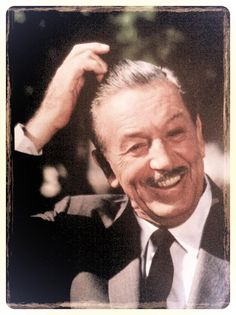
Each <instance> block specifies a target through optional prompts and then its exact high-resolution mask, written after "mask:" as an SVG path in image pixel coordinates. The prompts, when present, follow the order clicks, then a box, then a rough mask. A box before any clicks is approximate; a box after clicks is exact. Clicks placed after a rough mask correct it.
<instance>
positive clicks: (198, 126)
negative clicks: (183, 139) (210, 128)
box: [196, 115, 205, 157]
mask: <svg viewBox="0 0 236 315" xmlns="http://www.w3.org/2000/svg"><path fill="white" fill-rule="evenodd" d="M196 132H197V140H198V145H199V149H200V152H201V155H202V157H204V156H205V141H204V138H203V133H202V122H201V119H200V117H199V115H197V119H196Z"/></svg>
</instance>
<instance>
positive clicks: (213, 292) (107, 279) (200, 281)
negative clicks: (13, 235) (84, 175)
mask: <svg viewBox="0 0 236 315" xmlns="http://www.w3.org/2000/svg"><path fill="white" fill-rule="evenodd" d="M211 187H212V192H213V200H212V205H211V209H210V213H209V216H208V218H207V221H206V224H205V227H204V232H203V236H202V241H201V246H200V251H199V257H198V263H197V267H196V272H195V275H194V280H193V284H192V288H191V292H190V296H189V300H188V303H187V305H186V308H224V307H226V306H227V305H228V303H229V234H228V222H227V219H226V216H225V213H224V206H223V198H222V193H221V192H220V190H219V189H218V188H217V187H216V186H215V184H214V183H212V182H211ZM56 211H57V212H66V213H67V214H68V215H72V216H73V215H81V216H86V217H90V218H92V217H93V218H96V220H95V221H97V222H98V221H99V222H100V223H101V225H102V226H103V227H104V228H105V229H104V231H103V240H102V242H103V243H102V244H103V245H102V249H101V248H99V245H98V246H96V245H95V246H94V249H96V250H95V252H96V253H95V254H94V253H93V255H95V257H96V258H97V259H96V260H95V266H96V267H95V266H94V264H91V261H90V263H89V264H88V265H87V268H85V269H84V270H81V271H80V272H79V273H78V274H77V275H76V276H75V277H74V279H73V281H72V285H71V302H72V307H82V308H83V307H84V308H93V307H94V308H99V307H112V308H139V307H142V305H140V303H139V294H140V282H141V276H140V275H141V272H140V229H139V225H138V223H137V220H136V219H135V216H134V214H133V211H132V209H131V206H130V203H129V201H128V198H127V197H126V196H122V195H120V196H114V195H113V196H111V195H101V196H80V197H72V198H69V197H68V198H66V199H64V200H63V201H62V203H59V204H57V205H56ZM98 243H99V242H98ZM101 256H102V257H101ZM147 307H148V306H147Z"/></svg>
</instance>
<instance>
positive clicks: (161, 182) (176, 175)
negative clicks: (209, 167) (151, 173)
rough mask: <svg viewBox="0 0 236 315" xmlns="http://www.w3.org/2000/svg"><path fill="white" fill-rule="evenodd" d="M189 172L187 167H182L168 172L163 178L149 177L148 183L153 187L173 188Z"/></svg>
mask: <svg viewBox="0 0 236 315" xmlns="http://www.w3.org/2000/svg"><path fill="white" fill-rule="evenodd" d="M186 173H187V169H186V168H184V167H180V168H178V169H176V170H173V171H172V172H169V173H166V174H164V175H163V176H161V178H159V179H156V178H155V177H149V178H148V179H147V181H146V184H147V185H149V186H151V187H153V188H172V187H174V186H175V185H177V184H178V183H179V182H180V181H181V179H182V178H183V177H184V175H185V174H186Z"/></svg>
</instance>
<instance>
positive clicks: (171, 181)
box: [158, 175, 181, 187]
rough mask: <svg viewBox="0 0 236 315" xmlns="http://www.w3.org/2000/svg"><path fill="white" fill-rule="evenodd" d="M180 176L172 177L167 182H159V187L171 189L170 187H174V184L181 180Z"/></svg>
mask: <svg viewBox="0 0 236 315" xmlns="http://www.w3.org/2000/svg"><path fill="white" fill-rule="evenodd" d="M180 178H181V177H180V175H177V176H174V177H171V178H167V179H166V180H162V181H160V182H158V186H159V187H169V186H173V185H174V184H176V183H177V182H178V181H179V180H180Z"/></svg>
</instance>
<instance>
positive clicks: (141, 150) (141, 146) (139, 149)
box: [128, 142, 147, 155]
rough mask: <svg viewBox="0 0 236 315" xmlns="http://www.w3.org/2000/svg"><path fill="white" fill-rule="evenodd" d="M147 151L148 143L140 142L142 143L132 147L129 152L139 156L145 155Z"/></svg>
mask: <svg viewBox="0 0 236 315" xmlns="http://www.w3.org/2000/svg"><path fill="white" fill-rule="evenodd" d="M146 149H147V143H146V142H140V143H136V144H134V145H132V146H131V147H130V148H129V149H128V152H129V153H133V154H136V155H138V154H142V153H144V152H145V150H146Z"/></svg>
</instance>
